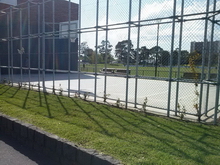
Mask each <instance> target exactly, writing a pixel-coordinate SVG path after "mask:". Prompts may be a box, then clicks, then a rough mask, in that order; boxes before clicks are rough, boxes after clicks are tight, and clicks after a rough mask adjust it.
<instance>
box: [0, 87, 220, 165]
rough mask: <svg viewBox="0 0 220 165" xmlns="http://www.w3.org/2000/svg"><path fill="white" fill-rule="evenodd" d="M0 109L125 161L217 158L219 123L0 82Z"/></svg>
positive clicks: (134, 164)
mask: <svg viewBox="0 0 220 165" xmlns="http://www.w3.org/2000/svg"><path fill="white" fill-rule="evenodd" d="M0 112H1V113H3V114H6V115H9V116H12V117H15V118H18V119H20V120H22V121H25V122H27V123H31V124H33V125H36V126H38V127H40V128H42V129H43V130H45V131H48V132H50V133H53V134H56V135H58V136H60V137H62V138H66V139H68V140H70V141H73V142H74V143H76V144H78V145H80V146H82V147H86V148H92V149H96V150H98V151H99V152H101V153H105V154H109V155H111V156H113V157H114V158H115V159H118V160H120V161H122V162H123V163H124V164H126V165H147V164H165V165H167V164H173V165H176V164H181V165H182V164H187V165H194V164H195V165H198V164H201V165H203V164H209V165H219V162H220V127H219V126H213V125H205V124H200V123H191V122H186V121H179V120H174V119H169V118H165V117H157V116H153V115H144V114H142V113H136V112H131V111H128V110H123V109H118V108H115V107H112V106H108V105H104V104H97V103H94V102H87V101H83V100H81V99H78V98H68V97H64V96H57V95H52V94H46V93H41V92H37V91H31V90H24V89H19V88H16V87H10V86H6V85H0Z"/></svg>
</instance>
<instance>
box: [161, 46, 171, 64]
mask: <svg viewBox="0 0 220 165" xmlns="http://www.w3.org/2000/svg"><path fill="white" fill-rule="evenodd" d="M169 61H170V53H169V52H168V51H166V50H165V51H163V52H162V53H161V58H160V64H161V65H164V66H168V65H169Z"/></svg>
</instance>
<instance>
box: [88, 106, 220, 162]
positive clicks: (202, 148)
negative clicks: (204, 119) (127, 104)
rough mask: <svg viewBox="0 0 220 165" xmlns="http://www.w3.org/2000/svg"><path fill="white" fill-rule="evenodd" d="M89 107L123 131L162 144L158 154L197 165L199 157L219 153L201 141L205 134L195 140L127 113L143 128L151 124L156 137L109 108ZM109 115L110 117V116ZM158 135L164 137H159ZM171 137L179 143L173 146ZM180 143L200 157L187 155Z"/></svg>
mask: <svg viewBox="0 0 220 165" xmlns="http://www.w3.org/2000/svg"><path fill="white" fill-rule="evenodd" d="M90 105H91V106H93V107H94V108H96V109H97V110H99V111H100V112H101V113H102V114H104V115H105V116H106V117H107V118H108V119H110V120H112V121H113V122H114V123H116V124H117V125H119V126H120V127H122V128H123V129H124V130H126V131H129V132H132V133H136V134H140V135H141V133H140V131H141V132H144V134H145V136H149V137H151V138H153V139H155V140H156V141H160V142H163V145H165V146H166V148H164V147H163V146H161V148H164V150H163V149H160V147H159V148H158V150H159V151H160V152H164V153H169V154H170V155H174V156H176V157H180V158H181V157H184V158H185V159H188V160H192V161H194V162H197V163H199V164H203V163H204V160H203V159H201V157H200V156H201V155H206V154H208V155H216V156H217V155H218V153H219V152H220V149H219V148H218V146H210V144H209V143H206V142H204V141H202V139H205V138H207V137H208V136H210V135H208V134H206V133H205V134H203V135H202V137H200V139H196V138H194V137H193V136H188V135H187V134H184V133H183V132H181V131H180V130H178V128H177V129H173V128H172V127H170V126H169V125H166V124H164V122H162V121H161V122H160V121H159V120H154V119H153V117H148V116H141V115H139V116H136V115H134V114H135V113H132V112H129V111H128V112H129V113H130V114H132V115H133V117H134V118H135V116H136V117H137V118H136V121H138V120H139V121H140V122H139V123H142V124H144V123H146V124H144V126H145V125H147V124H151V125H152V126H153V127H154V130H157V131H158V130H159V132H161V133H162V134H158V136H157V135H156V134H153V133H152V131H150V130H148V129H147V128H145V127H143V126H141V125H138V124H134V123H133V122H131V121H129V120H128V117H125V116H120V115H119V114H117V113H115V111H112V110H111V109H110V107H107V106H104V105H103V107H105V109H106V110H107V111H108V113H106V111H103V110H101V108H99V106H95V105H94V104H93V103H90ZM110 113H111V114H112V115H110ZM126 118H127V119H126ZM158 118H161V120H163V121H164V120H171V119H163V118H162V117H158ZM120 121H122V122H120ZM179 122H183V121H179ZM179 122H178V121H176V122H175V121H174V122H173V124H178V125H179ZM121 123H126V124H127V125H130V126H128V128H129V130H128V129H127V128H126V127H125V125H124V126H123V125H122V124H121ZM131 126H132V127H133V128H132V127H131ZM180 127H181V126H180ZM138 130H140V131H138ZM189 131H191V130H189ZM192 131H193V130H192ZM160 135H164V136H160ZM113 136H116V137H117V138H119V139H122V140H128V139H124V137H122V136H117V135H113ZM171 136H174V137H176V138H175V139H179V141H180V143H179V145H173V143H174V142H173V141H172V140H171V139H170V138H169V137H171ZM181 141H183V142H184V144H187V145H189V146H192V149H193V150H195V151H199V152H201V153H200V155H195V156H193V155H191V154H190V153H188V151H185V149H184V147H183V146H182V144H181ZM130 142H131V144H132V143H134V142H133V141H132V140H130ZM143 147H154V146H149V145H148V144H147V142H146V146H143ZM210 150H213V151H210Z"/></svg>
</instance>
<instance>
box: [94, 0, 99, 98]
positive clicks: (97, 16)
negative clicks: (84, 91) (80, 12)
mask: <svg viewBox="0 0 220 165" xmlns="http://www.w3.org/2000/svg"><path fill="white" fill-rule="evenodd" d="M98 25H99V0H97V1H96V41H95V71H94V72H95V87H94V101H95V102H96V94H97V60H98V29H99V27H98Z"/></svg>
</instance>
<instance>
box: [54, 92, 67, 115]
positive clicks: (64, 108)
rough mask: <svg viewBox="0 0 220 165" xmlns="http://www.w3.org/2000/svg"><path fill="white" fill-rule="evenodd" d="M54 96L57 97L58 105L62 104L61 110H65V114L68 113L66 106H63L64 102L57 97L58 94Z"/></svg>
mask: <svg viewBox="0 0 220 165" xmlns="http://www.w3.org/2000/svg"><path fill="white" fill-rule="evenodd" d="M56 96H57V99H58V101H59V103H60V105H61V106H62V108H63V110H64V111H65V114H66V115H69V112H68V110H67V108H66V107H65V106H64V104H63V102H62V101H61V99H60V97H59V96H58V95H56Z"/></svg>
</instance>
